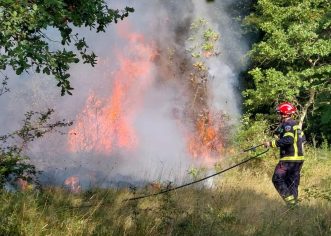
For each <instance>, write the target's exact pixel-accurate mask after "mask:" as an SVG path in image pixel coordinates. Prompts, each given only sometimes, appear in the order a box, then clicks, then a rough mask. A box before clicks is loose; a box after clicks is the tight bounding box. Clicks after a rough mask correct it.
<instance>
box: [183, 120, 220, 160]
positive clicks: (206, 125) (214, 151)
mask: <svg viewBox="0 0 331 236" xmlns="http://www.w3.org/2000/svg"><path fill="white" fill-rule="evenodd" d="M215 118H216V116H212V115H211V114H210V113H205V114H202V115H201V116H200V117H199V118H198V120H197V122H196V127H195V129H196V130H195V132H193V133H192V134H191V135H189V138H188V151H189V153H190V154H191V155H192V156H193V157H194V158H202V159H203V160H204V161H205V163H206V164H213V163H215V162H216V161H217V157H219V156H220V153H221V151H222V149H223V142H222V139H221V137H220V129H221V124H219V123H218V122H216V119H215ZM215 157H216V158H215Z"/></svg>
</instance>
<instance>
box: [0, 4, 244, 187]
mask: <svg viewBox="0 0 331 236" xmlns="http://www.w3.org/2000/svg"><path fill="white" fill-rule="evenodd" d="M232 3H233V1H215V3H207V2H206V1H201V0H185V1H161V0H158V1H148V0H141V1H114V2H112V3H111V6H112V7H114V8H124V7H125V6H132V7H134V8H135V12H134V13H133V14H131V15H130V16H129V17H128V18H127V19H125V20H124V21H123V22H119V23H118V24H116V25H115V24H113V25H111V26H109V28H108V30H107V33H101V34H95V33H93V32H90V31H87V30H81V29H76V31H77V32H78V33H79V34H80V35H83V36H84V37H86V41H87V42H88V44H89V46H90V48H91V50H93V51H94V52H95V53H96V54H97V55H98V56H99V61H98V64H97V65H96V66H95V67H94V68H92V67H89V66H87V65H82V64H77V65H73V67H72V69H71V75H72V80H71V83H72V86H73V87H74V88H75V90H74V91H73V93H74V95H73V96H65V97H60V96H59V93H60V92H59V89H58V88H57V87H56V86H55V84H56V82H55V81H54V79H52V78H47V77H45V76H43V75H37V74H34V73H33V72H31V73H30V74H28V75H27V74H25V75H23V76H20V78H17V79H12V80H11V81H10V83H9V86H10V87H11V88H12V92H11V93H8V94H5V95H3V96H1V97H0V105H1V110H2V112H1V116H0V121H1V124H3V127H2V128H1V133H6V132H9V131H10V130H14V129H16V128H18V127H19V125H20V120H22V118H23V114H24V112H26V111H29V110H35V111H38V110H46V109H47V108H48V107H50V108H54V109H55V110H56V116H55V117H54V120H58V119H63V118H65V119H67V120H74V121H75V125H74V127H73V129H75V131H77V129H78V128H79V127H80V128H79V130H78V132H80V134H78V135H77V137H78V136H79V135H80V136H79V137H83V140H85V141H86V142H88V145H89V146H88V145H87V144H86V145H87V146H88V147H89V148H86V147H85V146H84V147H81V148H80V149H79V150H77V149H74V150H70V147H69V145H68V140H75V137H74V136H75V134H73V132H71V131H70V130H68V135H59V134H57V133H54V134H49V135H47V136H46V137H44V138H43V139H40V140H37V141H35V142H34V143H32V144H31V145H30V146H29V150H28V151H27V153H28V154H29V156H30V157H31V160H32V162H33V163H34V164H35V165H36V166H37V169H39V170H41V171H43V174H42V176H41V180H42V182H43V183H44V184H56V185H59V184H60V185H61V184H63V183H64V181H65V179H66V178H67V177H69V176H78V177H79V180H80V184H82V185H83V186H84V187H88V186H102V187H107V186H114V185H118V184H120V185H121V184H123V185H125V184H127V183H131V184H143V183H145V182H146V181H172V182H177V183H179V182H181V181H183V180H184V178H185V177H186V176H187V171H188V169H189V168H191V167H192V166H199V164H201V163H202V162H203V161H202V160H199V159H198V158H192V156H191V155H190V154H189V153H188V151H187V140H186V139H187V133H188V132H190V131H192V130H193V129H194V122H193V120H194V119H193V118H190V116H189V115H186V114H187V113H190V112H191V111H190V109H189V108H188V107H192V110H194V109H200V108H202V107H206V106H208V107H210V109H211V110H213V111H215V112H221V113H222V114H226V115H228V116H229V117H230V121H231V122H233V123H235V121H236V120H237V119H238V117H239V116H240V96H239V89H238V75H239V73H240V71H241V70H242V69H244V63H243V55H244V53H245V51H246V50H247V45H246V43H245V41H243V40H242V39H241V38H240V37H239V36H238V35H240V33H238V32H240V29H239V26H238V25H236V23H235V22H234V20H233V19H231V17H230V16H229V15H228V14H227V9H228V7H229V5H230V4H232ZM200 18H203V19H206V20H207V21H208V24H209V25H210V26H211V27H212V28H213V29H215V30H216V31H217V32H219V33H220V39H219V41H218V42H217V48H218V50H219V52H220V53H219V55H216V56H212V57H206V58H205V59H204V63H205V64H206V65H207V67H208V68H207V71H208V81H207V88H206V89H207V91H208V97H207V100H208V101H202V102H201V101H199V102H195V105H191V104H192V100H194V101H195V100H196V94H199V96H200V92H199V93H198V92H196V91H195V87H192V86H191V85H190V84H189V82H188V81H189V77H190V73H192V62H193V59H192V57H191V55H190V53H189V52H188V45H189V42H188V38H189V37H190V34H191V33H192V32H191V31H190V26H191V24H192V23H193V22H194V21H195V20H197V19H200ZM47 33H48V35H50V37H53V38H56V37H58V35H57V34H56V32H53V31H52V30H51V29H50V30H49V32H47ZM131 34H134V35H135V36H134V38H133V37H132V35H131ZM130 35H131V36H130ZM136 44H139V45H141V47H140V48H138V49H137V50H138V51H134V50H132V47H133V46H132V45H136ZM144 46H148V47H150V48H151V50H152V51H153V52H152V54H153V55H152V56H151V57H148V56H147V57H145V56H146V54H147V52H146V51H143V52H141V51H139V50H142V47H144ZM54 47H56V45H55V46H54ZM129 59H130V60H132V61H133V62H131V63H133V64H127V67H126V68H125V67H123V61H126V60H129ZM140 62H146V63H147V65H145V66H146V67H148V73H147V74H148V77H149V78H150V79H149V80H148V81H147V82H146V83H145V82H141V81H144V79H146V78H145V77H146V76H145V77H144V76H142V74H139V73H144V71H140V72H136V71H133V67H135V66H136V65H138V66H137V68H136V69H137V70H140V69H141V70H143V67H142V66H139V64H137V63H140ZM122 70H123V72H121V71H122ZM131 70H132V71H131ZM128 71H129V72H130V73H131V74H130V73H126V72H128ZM119 73H120V74H121V73H122V74H121V76H122V78H121V79H118V78H116V77H117V76H118V74H119ZM135 73H136V74H137V75H136V76H135V77H134V76H132V78H133V79H131V80H130V79H129V80H128V77H131V76H130V75H132V74H135ZM123 75H124V76H123ZM116 80H118V81H119V82H115V81H116ZM121 81H122V82H121ZM125 81H126V82H125ZM118 83H119V85H118ZM117 87H119V88H125V89H126V90H125V91H124V93H123V94H121V99H120V101H121V105H122V106H123V108H121V109H120V112H119V114H118V115H117V116H116V117H115V118H114V120H113V123H116V122H117V123H116V124H120V123H119V122H121V121H123V122H126V124H127V125H128V126H130V125H132V127H133V129H134V134H130V135H129V137H128V135H126V136H125V137H124V138H128V139H129V141H128V142H127V143H126V142H124V141H121V140H122V138H123V137H121V134H119V132H120V131H118V130H117V128H116V129H115V128H114V126H112V125H111V124H105V125H104V126H102V124H99V123H100V122H101V120H104V121H103V122H104V123H107V119H108V120H109V117H110V116H106V115H105V114H106V113H107V111H112V109H113V108H111V106H110V105H109V104H112V102H113V103H114V99H113V98H111V97H112V96H113V95H114V91H115V90H116V89H117ZM190 89H191V91H190ZM195 92H196V94H195ZM201 94H202V93H201ZM91 96H92V97H94V98H95V101H97V102H98V104H100V105H99V107H97V108H98V109H99V110H98V113H93V114H92V115H87V113H83V111H84V109H85V110H86V109H87V107H89V106H90V107H91V106H92V105H91V104H88V102H87V101H88V99H89V98H91ZM201 96H202V97H203V96H205V95H203V94H202V95H201ZM93 106H96V105H93ZM93 106H92V108H96V107H93ZM193 108H194V109H193ZM191 113H192V114H193V113H194V115H195V116H198V114H199V111H194V112H191ZM96 114H97V115H96ZM192 114H191V116H193V115H192ZM102 117H104V118H102ZM127 117H130V118H127ZM79 122H81V123H80V124H81V126H78V125H77V124H78V123H79ZM88 124H90V126H93V127H92V128H91V127H87V126H88ZM5 127H6V128H5ZM95 127H99V129H97V128H95ZM100 127H103V128H102V129H101V128H100ZM96 130H98V131H96ZM82 132H85V133H84V136H82V134H81V133H82ZM96 132H99V133H98V135H96V134H95V133H96ZM102 132H103V134H102ZM93 135H95V137H97V138H94V139H92V138H91V136H93ZM114 135H115V136H116V138H114ZM101 138H103V139H105V140H108V141H109V142H110V141H111V144H107V145H111V147H109V149H107V150H108V151H107V150H106V149H102V148H101V149H102V150H100V148H97V147H99V146H102V145H103V142H102V140H101ZM108 141H107V142H108ZM73 142H75V141H73ZM123 142H124V144H123ZM133 142H134V143H135V144H134V145H136V146H135V148H132V149H130V148H124V147H127V146H129V145H131V144H132V143H133ZM121 145H122V146H121ZM126 145H127V146H126ZM110 149H111V151H110Z"/></svg>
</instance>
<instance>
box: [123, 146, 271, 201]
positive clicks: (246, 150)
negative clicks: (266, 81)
mask: <svg viewBox="0 0 331 236" xmlns="http://www.w3.org/2000/svg"><path fill="white" fill-rule="evenodd" d="M260 146H263V144H259V145H257V146H253V147H250V148H247V149H244V150H243V151H242V152H240V153H239V154H242V153H245V152H248V151H255V150H256V148H257V147H260ZM268 151H269V149H267V150H265V151H263V152H261V153H258V154H256V155H255V156H251V157H248V158H246V159H245V160H243V161H241V162H239V163H237V164H235V165H233V166H230V167H228V168H226V169H224V170H221V171H219V172H216V173H214V174H212V175H209V176H206V177H204V178H202V179H198V180H195V181H193V182H190V183H186V184H183V185H180V186H177V187H173V188H167V189H164V190H162V191H160V192H157V193H152V194H148V195H142V196H138V197H133V198H128V199H125V200H124V201H133V200H139V199H143V198H147V197H153V196H157V195H160V194H164V193H168V192H171V191H174V190H177V189H180V188H184V187H186V186H189V185H192V184H196V183H199V182H201V181H204V180H206V179H209V178H211V177H214V176H216V175H219V174H222V173H224V172H226V171H228V170H231V169H233V168H235V167H237V166H239V165H242V164H244V163H246V162H249V161H251V160H253V159H255V158H257V157H259V156H261V155H263V154H265V153H266V152H268ZM239 154H236V155H234V156H238V155H239Z"/></svg>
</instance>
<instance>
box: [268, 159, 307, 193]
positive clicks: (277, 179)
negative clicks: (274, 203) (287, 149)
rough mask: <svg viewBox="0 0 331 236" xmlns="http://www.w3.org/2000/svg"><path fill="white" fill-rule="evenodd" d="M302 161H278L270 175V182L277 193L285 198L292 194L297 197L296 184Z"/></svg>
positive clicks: (297, 183) (298, 180) (298, 181)
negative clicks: (272, 173)
mask: <svg viewBox="0 0 331 236" xmlns="http://www.w3.org/2000/svg"><path fill="white" fill-rule="evenodd" d="M302 164H303V161H297V162H295V161H280V162H279V163H278V164H277V166H276V168H275V172H274V175H273V176H272V182H273V184H274V186H275V188H276V189H277V191H278V193H279V194H280V195H281V196H282V197H283V198H286V197H288V196H293V197H294V198H295V199H297V198H298V186H299V183H300V171H301V167H302Z"/></svg>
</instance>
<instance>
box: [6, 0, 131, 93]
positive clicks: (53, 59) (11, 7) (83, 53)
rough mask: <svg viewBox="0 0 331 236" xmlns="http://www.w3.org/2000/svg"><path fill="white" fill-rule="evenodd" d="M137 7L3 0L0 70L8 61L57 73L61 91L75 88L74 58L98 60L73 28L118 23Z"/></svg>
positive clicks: (89, 0) (94, 0) (91, 0)
mask: <svg viewBox="0 0 331 236" xmlns="http://www.w3.org/2000/svg"><path fill="white" fill-rule="evenodd" d="M133 11H134V10H133V8H130V7H126V8H125V9H124V10H121V11H120V10H114V9H111V8H109V6H108V5H107V3H106V1H105V0H75V1H73V0H1V3H0V52H1V54H0V72H1V70H6V69H7V68H8V67H10V68H12V69H13V70H14V71H15V72H16V74H18V75H19V74H21V73H22V72H24V71H26V72H27V71H28V70H30V69H32V70H35V71H36V72H37V73H44V74H47V75H53V76H54V77H55V79H56V80H57V81H58V83H57V86H59V87H60V88H61V95H64V94H65V93H68V94H71V92H70V90H72V89H73V88H72V87H71V86H70V82H69V78H70V74H69V73H68V70H69V68H70V64H72V63H78V62H79V61H80V60H82V61H83V63H87V64H90V65H91V66H94V65H95V64H96V55H95V54H94V53H93V52H89V51H88V45H87V44H86V42H85V39H84V38H80V37H79V35H78V34H73V28H74V27H87V28H89V29H95V30H96V32H97V33H98V32H103V31H105V29H106V27H107V26H108V25H109V24H110V23H111V22H115V23H117V22H118V20H123V19H124V18H125V17H127V16H128V15H129V13H130V12H133ZM50 28H52V29H55V30H57V31H58V33H59V35H60V38H61V42H54V41H53V40H52V39H51V38H50V37H49V36H47V29H50ZM50 42H51V43H58V44H59V47H58V48H59V49H56V50H54V49H52V48H51V47H50ZM68 46H74V47H75V48H76V49H77V50H75V51H72V50H69V49H68ZM6 78H7V77H5V79H6Z"/></svg>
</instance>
